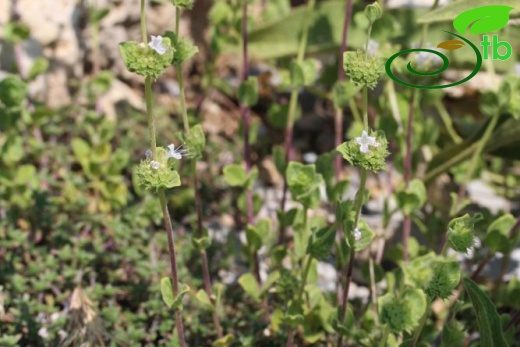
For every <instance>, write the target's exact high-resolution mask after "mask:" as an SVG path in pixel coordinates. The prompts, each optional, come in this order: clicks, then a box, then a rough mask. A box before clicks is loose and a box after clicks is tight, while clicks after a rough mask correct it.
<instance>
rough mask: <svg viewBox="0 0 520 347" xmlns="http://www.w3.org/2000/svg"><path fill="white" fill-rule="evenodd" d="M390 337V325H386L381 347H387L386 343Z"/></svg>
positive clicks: (380, 343)
mask: <svg viewBox="0 0 520 347" xmlns="http://www.w3.org/2000/svg"><path fill="white" fill-rule="evenodd" d="M389 335H390V327H389V326H388V324H386V325H385V328H384V329H383V336H381V341H380V342H379V347H385V346H386V342H387V341H388V336H389Z"/></svg>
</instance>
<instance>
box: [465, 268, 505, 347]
mask: <svg viewBox="0 0 520 347" xmlns="http://www.w3.org/2000/svg"><path fill="white" fill-rule="evenodd" d="M463 282H464V288H465V289H466V292H467V293H468V295H469V297H470V299H471V302H472V304H473V308H474V310H475V313H476V317H477V323H478V327H479V332H480V340H481V342H482V345H483V346H490V347H507V346H509V345H508V343H507V341H506V340H505V338H504V335H503V332H502V331H503V330H502V325H501V323H500V318H499V316H498V313H497V309H496V308H495V305H493V302H492V301H491V299H490V298H489V296H488V295H487V294H486V293H484V292H483V291H482V289H480V288H479V287H478V285H477V284H476V283H475V282H473V281H472V280H470V279H467V278H465V279H464V280H463Z"/></svg>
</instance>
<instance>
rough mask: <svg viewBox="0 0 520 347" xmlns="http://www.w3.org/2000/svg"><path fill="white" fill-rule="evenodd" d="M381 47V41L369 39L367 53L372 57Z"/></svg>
mask: <svg viewBox="0 0 520 347" xmlns="http://www.w3.org/2000/svg"><path fill="white" fill-rule="evenodd" d="M378 48H379V43H377V42H376V41H374V40H370V41H368V48H367V54H368V55H369V56H371V57H373V56H375V55H376V53H377V50H378Z"/></svg>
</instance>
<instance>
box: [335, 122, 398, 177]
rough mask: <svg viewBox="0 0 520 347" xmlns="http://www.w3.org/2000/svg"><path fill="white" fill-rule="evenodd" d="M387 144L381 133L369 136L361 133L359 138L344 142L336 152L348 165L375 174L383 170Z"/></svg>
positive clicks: (366, 133)
mask: <svg viewBox="0 0 520 347" xmlns="http://www.w3.org/2000/svg"><path fill="white" fill-rule="evenodd" d="M387 147H388V142H387V140H386V137H385V135H384V133H383V132H381V131H378V132H372V133H371V136H370V135H368V132H367V131H363V133H362V134H361V136H359V137H356V138H355V139H354V140H351V141H348V142H344V143H343V144H341V145H340V146H338V148H336V150H337V151H338V152H339V153H341V154H342V155H343V158H345V159H346V160H347V161H348V162H349V163H350V164H352V165H354V166H360V167H363V168H365V169H367V170H370V171H374V172H377V171H379V170H382V169H384V168H385V166H386V164H385V158H386V157H387V156H388V154H389V153H388V150H387Z"/></svg>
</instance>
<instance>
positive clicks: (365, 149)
mask: <svg viewBox="0 0 520 347" xmlns="http://www.w3.org/2000/svg"><path fill="white" fill-rule="evenodd" d="M356 142H357V144H358V145H359V151H360V152H361V153H365V154H367V153H370V148H369V146H372V147H379V143H378V142H377V141H376V138H375V137H373V136H368V134H367V132H366V131H365V130H363V134H362V135H361V136H360V137H356Z"/></svg>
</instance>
